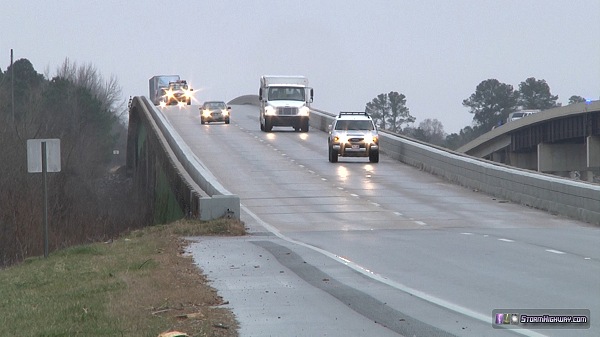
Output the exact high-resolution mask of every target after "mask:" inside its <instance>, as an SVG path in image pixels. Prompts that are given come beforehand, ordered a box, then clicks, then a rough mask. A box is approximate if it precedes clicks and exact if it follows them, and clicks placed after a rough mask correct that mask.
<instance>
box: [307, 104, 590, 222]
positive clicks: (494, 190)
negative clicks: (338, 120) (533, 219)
mask: <svg viewBox="0 0 600 337" xmlns="http://www.w3.org/2000/svg"><path fill="white" fill-rule="evenodd" d="M311 111H312V113H311V116H310V125H311V127H312V128H317V129H320V130H323V131H326V132H327V131H328V126H329V125H330V124H331V122H332V121H333V119H334V117H335V115H334V114H332V113H329V112H326V111H322V110H318V109H311ZM379 142H380V149H381V152H382V153H385V154H386V155H388V156H390V157H392V158H394V159H396V160H399V161H401V162H403V163H405V164H408V165H411V166H414V167H418V168H419V169H421V170H423V171H426V172H429V173H431V174H434V175H437V176H440V177H443V178H444V179H447V180H449V181H451V182H453V183H456V184H458V185H461V186H464V187H468V188H470V189H474V190H478V191H481V192H484V193H487V194H490V195H492V196H495V197H497V198H502V199H506V200H510V201H512V202H515V203H519V204H523V205H527V206H530V207H534V208H537V209H541V210H545V211H548V212H551V213H553V214H559V215H562V216H566V217H570V218H574V219H577V220H581V221H585V222H589V223H592V224H596V225H600V185H596V184H590V183H585V182H580V181H573V180H568V179H565V178H560V177H556V176H552V175H547V174H543V173H538V172H533V171H529V170H524V169H519V168H514V167H511V166H507V165H503V164H499V163H494V162H490V161H487V160H484V159H479V158H475V157H471V156H468V155H464V154H461V153H457V152H454V151H451V150H448V149H445V148H440V147H436V146H432V145H429V144H426V143H422V142H419V141H416V140H413V139H410V138H408V137H405V136H402V135H398V134H394V133H391V132H386V131H379Z"/></svg>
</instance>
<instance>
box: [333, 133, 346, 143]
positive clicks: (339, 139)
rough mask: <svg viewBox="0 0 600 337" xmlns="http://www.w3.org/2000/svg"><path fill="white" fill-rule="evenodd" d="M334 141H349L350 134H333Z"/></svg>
mask: <svg viewBox="0 0 600 337" xmlns="http://www.w3.org/2000/svg"><path fill="white" fill-rule="evenodd" d="M333 142H334V143H340V144H345V143H347V142H348V136H346V135H335V136H333Z"/></svg>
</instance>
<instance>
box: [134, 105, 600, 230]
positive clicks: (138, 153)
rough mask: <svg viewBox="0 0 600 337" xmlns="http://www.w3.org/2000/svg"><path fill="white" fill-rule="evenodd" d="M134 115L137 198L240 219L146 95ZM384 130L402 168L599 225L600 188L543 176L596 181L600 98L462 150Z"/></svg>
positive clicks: (166, 212)
mask: <svg viewBox="0 0 600 337" xmlns="http://www.w3.org/2000/svg"><path fill="white" fill-rule="evenodd" d="M229 104H233V105H257V104H258V98H257V96H256V95H246V96H241V97H238V98H235V99H233V100H232V101H230V102H229ZM129 116H130V117H129V118H130V119H129V134H128V144H127V170H128V173H129V174H130V175H132V176H133V177H134V181H135V186H136V188H137V190H138V191H139V193H138V194H139V195H141V196H143V197H144V198H147V202H148V204H149V205H151V207H149V208H150V211H151V212H152V214H151V215H150V216H151V217H153V218H154V219H156V221H158V222H167V221H171V220H174V219H178V218H181V217H183V216H193V217H198V218H200V219H203V220H208V219H214V218H218V217H221V216H233V217H236V218H239V216H240V215H239V213H240V199H239V197H238V196H237V195H235V194H232V193H231V192H229V191H228V190H227V189H226V188H225V187H223V186H222V185H221V183H220V182H219V181H218V179H217V178H215V176H214V175H213V174H212V173H211V172H210V170H208V169H207V168H206V166H205V165H204V164H203V162H202V160H201V159H200V158H198V156H197V155H196V154H194V153H193V152H192V151H191V150H190V147H189V146H188V144H187V143H186V142H185V141H184V140H183V139H182V138H181V137H180V136H179V134H178V133H177V132H176V131H175V130H174V129H173V128H172V126H171V125H170V124H169V122H168V120H167V119H166V118H165V116H164V115H163V112H162V111H161V109H159V108H158V107H156V106H154V105H153V104H152V103H151V102H149V100H148V99H147V98H146V97H142V96H139V97H134V98H133V100H132V102H131V104H130V113H129ZM334 116H335V115H334V114H332V113H329V112H326V111H321V110H318V109H313V111H312V115H311V120H310V123H311V128H314V129H317V130H321V131H326V130H327V127H328V125H329V124H330V123H331V121H332V120H333V117H334ZM380 133H381V134H382V135H381V137H380V142H381V146H382V153H383V154H385V155H387V156H389V157H390V158H393V159H394V160H397V161H399V162H401V163H404V164H408V165H410V166H413V167H417V168H419V169H420V170H423V171H425V172H429V173H431V174H433V175H436V176H439V177H443V178H444V179H446V180H448V181H450V182H452V183H455V184H457V185H461V186H464V187H467V188H470V189H475V190H478V191H481V192H485V193H488V194H490V195H492V196H495V197H498V198H502V199H505V200H510V201H512V202H516V203H519V204H522V205H526V206H530V207H534V208H538V209H542V210H545V211H548V212H551V213H553V214H561V215H564V216H568V217H572V218H574V219H578V220H582V221H586V222H590V223H594V224H600V186H598V185H589V184H584V183H581V182H577V181H571V180H565V179H562V178H557V177H553V176H551V175H546V174H543V173H544V172H553V173H556V172H557V171H570V170H581V171H582V172H583V173H584V176H585V174H588V175H587V176H588V177H593V172H597V170H598V168H599V166H600V102H598V101H596V102H593V103H591V104H585V103H580V104H575V105H572V106H567V107H562V108H556V109H552V110H548V111H545V112H543V113H538V114H535V115H532V116H529V117H526V118H523V119H521V120H517V121H514V122H511V123H508V124H506V125H503V126H502V127H500V128H496V129H494V130H492V131H490V132H488V133H487V134H485V135H483V136H481V137H479V138H478V139H476V140H474V141H472V142H470V143H469V144H467V145H465V146H463V147H461V148H460V149H458V152H453V151H449V150H447V149H444V148H439V147H434V146H431V145H429V144H426V143H422V142H419V141H416V140H413V139H409V138H406V137H404V136H402V135H398V134H392V133H389V132H385V131H381V132H380ZM542 140H544V141H545V142H542ZM476 157H481V158H484V159H486V160H482V159H478V158H476ZM496 162H498V163H504V164H512V165H513V166H516V167H515V168H511V167H509V166H506V165H499V164H496ZM531 169H537V171H538V172H537V173H536V172H531V171H530V170H531ZM588 172H590V173H588ZM590 180H591V179H590Z"/></svg>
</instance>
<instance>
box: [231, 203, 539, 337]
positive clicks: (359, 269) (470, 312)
mask: <svg viewBox="0 0 600 337" xmlns="http://www.w3.org/2000/svg"><path fill="white" fill-rule="evenodd" d="M240 208H241V209H242V210H243V211H244V212H246V213H247V214H248V215H250V216H251V217H252V218H253V219H254V220H255V221H256V222H258V223H259V224H260V225H261V226H263V227H264V228H265V229H267V230H268V231H269V232H271V233H273V235H275V236H277V237H278V238H280V239H282V240H285V241H287V242H290V243H293V244H297V245H299V246H302V247H305V248H308V249H311V250H313V251H315V252H318V253H321V254H323V255H325V256H327V257H329V258H331V259H332V260H334V261H337V262H339V263H341V264H343V265H345V266H348V267H349V268H352V269H353V270H355V271H357V272H359V273H361V274H363V275H365V276H367V277H369V278H372V279H373V280H375V281H379V282H381V283H383V284H387V285H388V286H390V287H393V288H396V289H398V290H400V291H403V292H405V293H407V294H410V295H413V296H416V297H418V298H420V299H422V300H425V301H427V302H430V303H433V304H436V305H438V306H441V307H444V308H446V309H449V310H452V311H454V312H458V313H460V314H463V315H465V316H469V317H471V318H473V319H476V320H479V321H481V322H484V323H490V324H491V317H490V315H489V313H487V314H482V313H479V312H476V311H473V310H471V309H469V308H465V307H463V306H460V305H458V304H454V303H452V302H449V301H446V300H443V299H441V298H438V297H435V296H433V295H429V294H427V293H425V292H423V291H420V290H417V289H413V288H410V287H408V286H406V285H404V284H402V283H399V282H396V281H393V280H390V279H388V278H386V277H384V276H382V275H379V274H377V273H375V272H372V271H370V270H369V269H367V268H364V267H362V266H360V265H359V264H357V263H354V262H352V261H350V260H348V259H345V258H343V257H341V256H339V255H336V254H333V253H332V252H330V251H327V250H325V249H322V248H319V247H315V246H312V245H310V244H308V243H304V242H302V241H297V240H294V239H292V238H288V237H287V236H285V235H283V234H281V232H279V230H278V229H277V228H275V227H273V226H271V225H270V224H268V223H267V222H266V221H263V220H262V219H261V218H259V217H258V216H257V215H256V214H254V213H252V211H250V210H249V209H248V208H247V207H246V206H244V205H243V204H240ZM511 332H514V333H516V334H520V335H524V336H530V337H546V335H542V334H540V333H537V332H535V331H531V330H527V329H522V330H521V329H519V330H516V329H515V330H511Z"/></svg>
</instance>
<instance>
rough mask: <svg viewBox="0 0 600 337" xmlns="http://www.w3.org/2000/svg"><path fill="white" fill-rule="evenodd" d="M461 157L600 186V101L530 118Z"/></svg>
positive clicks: (474, 143) (490, 135)
mask: <svg viewBox="0 0 600 337" xmlns="http://www.w3.org/2000/svg"><path fill="white" fill-rule="evenodd" d="M457 151H458V152H462V153H466V154H468V155H471V156H473V157H479V158H485V159H488V160H491V161H494V162H498V163H504V164H506V165H510V166H514V167H519V168H524V169H528V170H533V171H537V172H544V173H551V174H555V175H559V176H563V177H572V178H580V179H581V180H585V181H588V182H600V101H593V102H582V103H577V104H572V105H568V106H565V107H558V108H554V109H549V110H545V111H541V112H539V113H536V114H532V115H529V116H526V117H524V118H521V119H518V120H516V121H512V122H510V123H506V124H504V125H502V126H501V127H498V128H495V129H493V130H491V131H489V132H487V133H485V134H484V135H482V136H480V137H478V138H477V139H475V140H473V141H471V142H469V143H468V144H466V145H464V146H462V147H460V148H459V149H458V150H457Z"/></svg>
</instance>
